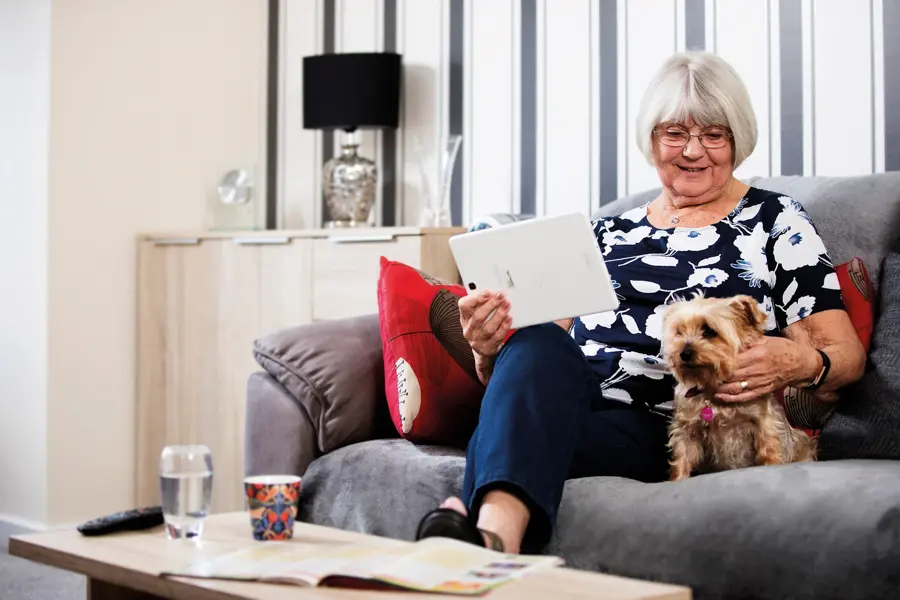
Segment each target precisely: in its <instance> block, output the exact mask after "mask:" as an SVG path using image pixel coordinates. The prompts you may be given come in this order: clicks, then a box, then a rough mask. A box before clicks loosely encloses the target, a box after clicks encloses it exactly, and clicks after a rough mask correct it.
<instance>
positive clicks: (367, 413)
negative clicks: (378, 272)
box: [253, 315, 392, 454]
mask: <svg viewBox="0 0 900 600" xmlns="http://www.w3.org/2000/svg"><path fill="white" fill-rule="evenodd" d="M253 356H254V358H255V359H256V362H257V363H259V365H260V366H261V367H262V368H263V369H265V371H266V372H267V373H268V374H269V375H270V376H272V377H273V378H274V379H275V380H276V381H278V382H279V383H280V384H281V385H282V386H284V388H285V389H286V390H287V392H288V393H289V394H290V395H291V396H293V397H294V398H296V400H297V403H298V405H299V406H300V408H301V410H303V411H304V412H305V413H306V417H307V418H308V420H309V422H310V423H311V424H312V428H313V431H314V434H315V440H316V448H317V449H318V451H319V452H320V453H322V454H325V453H328V452H331V451H332V450H335V449H337V448H340V447H342V446H346V445H348V444H352V443H356V442H362V441H366V440H371V439H376V438H380V437H384V436H388V435H389V434H390V431H391V429H388V427H392V426H391V421H390V412H389V410H388V407H387V400H386V398H385V394H384V364H383V359H382V356H383V355H382V350H381V333H380V330H379V323H378V316H377V315H364V316H359V317H352V318H345V319H336V320H331V321H320V322H317V323H312V324H308V325H300V326H297V327H289V328H286V329H282V330H279V331H276V332H273V333H272V334H270V335H268V336H266V337H263V338H260V339H258V340H256V341H255V342H254V344H253Z"/></svg>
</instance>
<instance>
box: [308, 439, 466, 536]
mask: <svg viewBox="0 0 900 600" xmlns="http://www.w3.org/2000/svg"><path fill="white" fill-rule="evenodd" d="M465 468H466V459H465V453H464V452H463V451H462V450H458V449H453V448H447V447H441V446H417V445H415V444H413V443H412V442H409V441H407V440H374V441H369V442H363V443H360V444H353V445H352V446H348V447H346V448H342V449H341V450H338V451H337V452H332V453H331V454H328V455H326V456H323V457H321V458H318V459H316V460H315V461H313V463H312V464H311V465H310V466H309V468H308V469H307V471H306V474H305V475H304V477H303V492H302V493H301V494H300V511H299V513H298V514H299V517H298V518H299V519H300V520H301V521H304V522H306V523H316V524H319V525H328V526H331V527H339V528H341V529H350V530H353V531H361V532H365V533H370V534H372V535H382V536H387V537H393V538H399V539H404V540H413V539H415V535H416V527H418V525H419V519H421V518H422V517H423V516H424V515H425V514H426V513H427V512H428V511H430V510H433V509H435V508H437V506H438V505H439V504H440V503H441V502H442V501H443V500H444V499H445V498H447V497H449V496H458V495H459V494H460V491H461V490H462V478H463V472H464V471H465Z"/></svg>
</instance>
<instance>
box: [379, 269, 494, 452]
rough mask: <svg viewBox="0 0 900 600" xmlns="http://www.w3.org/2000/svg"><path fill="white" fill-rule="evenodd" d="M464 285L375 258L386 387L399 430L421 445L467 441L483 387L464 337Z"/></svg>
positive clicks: (402, 434)
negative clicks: (378, 266) (461, 315)
mask: <svg viewBox="0 0 900 600" xmlns="http://www.w3.org/2000/svg"><path fill="white" fill-rule="evenodd" d="M465 295H466V288H464V287H463V286H461V285H458V284H451V283H448V282H446V281H441V280H439V279H436V278H434V277H431V276H429V275H427V274H425V273H422V272H421V271H419V270H418V269H415V268H413V267H411V266H409V265H407V264H404V263H401V262H397V261H390V260H388V259H386V258H385V257H383V256H382V257H381V273H380V275H379V277H378V319H379V322H380V326H381V344H382V350H383V354H384V386H385V390H384V391H385V396H386V397H387V404H388V408H389V410H390V413H391V419H392V420H393V422H394V427H395V429H396V431H397V433H398V434H399V435H400V436H401V437H404V438H406V439H408V440H411V441H414V442H419V443H433V444H449V445H465V444H466V442H467V441H468V440H469V437H471V435H472V431H473V430H474V429H475V426H476V425H477V423H478V410H479V408H480V406H481V397H482V396H483V395H484V385H483V384H482V383H481V382H480V381H479V380H478V375H477V374H476V372H475V358H474V357H473V355H472V349H471V348H470V347H469V342H467V341H466V338H465V337H463V331H462V325H461V324H460V320H459V307H458V304H457V303H458V302H459V299H460V298H461V297H463V296H465Z"/></svg>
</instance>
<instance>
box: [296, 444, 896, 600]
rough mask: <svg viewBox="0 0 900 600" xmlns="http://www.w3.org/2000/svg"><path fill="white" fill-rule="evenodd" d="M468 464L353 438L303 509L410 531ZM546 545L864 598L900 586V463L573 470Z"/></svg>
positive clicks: (743, 588)
mask: <svg viewBox="0 0 900 600" xmlns="http://www.w3.org/2000/svg"><path fill="white" fill-rule="evenodd" d="M464 469H465V455H464V453H463V452H462V451H460V450H456V449H451V448H445V447H433V446H416V445H414V444H412V443H410V442H407V441H405V440H399V439H389V440H373V441H366V442H361V443H357V444H352V445H350V446H347V447H344V448H341V449H339V450H335V451H333V452H331V453H329V454H327V455H325V456H322V457H320V458H318V459H316V460H315V461H313V463H312V464H311V465H310V467H309V469H308V470H307V472H306V473H305V475H304V478H303V493H302V498H303V500H302V504H301V515H300V517H301V519H302V520H303V521H306V522H310V523H315V524H319V525H327V526H331V527H339V528H341V529H349V530H353V531H360V532H365V533H370V534H373V535H381V536H386V537H392V538H400V539H407V540H411V539H414V537H415V531H416V526H417V525H418V521H419V519H420V518H421V517H422V515H424V514H425V513H426V512H428V511H429V510H431V509H433V508H435V507H436V506H438V504H440V502H441V501H442V500H443V499H444V498H446V497H447V496H450V495H456V494H459V491H460V489H461V487H462V477H463V471H464ZM861 507H865V509H864V510H863V509H861ZM623 515H626V516H627V517H626V518H623ZM738 541H739V542H738ZM545 551H546V552H547V553H549V554H554V555H556V556H560V557H562V558H563V559H565V561H566V563H567V566H570V567H575V568H580V569H589V570H593V571H600V572H613V573H616V574H618V575H625V576H634V577H638V578H642V579H650V580H657V581H665V582H670V583H680V584H684V585H688V586H690V587H691V588H692V589H693V590H694V596H695V598H721V597H728V598H753V597H779V598H837V597H846V596H845V594H846V591H847V590H848V589H851V588H853V589H854V592H855V593H854V594H853V597H854V598H889V597H893V596H892V595H893V594H896V593H897V591H898V590H900V462H898V461H878V460H842V461H833V462H818V463H804V464H792V465H783V466H771V467H754V468H749V469H742V470H738V471H730V472H725V473H716V474H710V475H702V476H697V477H693V478H691V479H689V480H686V481H681V482H677V483H673V482H665V483H658V484H644V483H640V482H636V481H631V480H626V479H620V478H615V477H591V478H585V479H576V480H571V481H569V482H568V483H567V484H566V488H565V493H564V495H563V501H562V506H561V507H560V513H559V520H558V523H557V530H556V533H555V536H554V538H553V540H552V541H551V542H550V545H549V546H548V547H547V548H546V550H545Z"/></svg>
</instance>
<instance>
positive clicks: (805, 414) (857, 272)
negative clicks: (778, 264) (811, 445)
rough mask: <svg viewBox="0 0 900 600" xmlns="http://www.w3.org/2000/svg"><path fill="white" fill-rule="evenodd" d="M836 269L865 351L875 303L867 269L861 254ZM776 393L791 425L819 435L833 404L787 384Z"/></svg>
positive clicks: (867, 351)
mask: <svg viewBox="0 0 900 600" xmlns="http://www.w3.org/2000/svg"><path fill="white" fill-rule="evenodd" d="M835 271H837V277H838V283H839V284H840V286H841V295H842V296H843V299H844V308H845V309H846V310H847V314H848V315H849V316H850V322H851V323H852V324H853V328H854V329H855V330H856V335H857V336H859V341H860V342H862V345H863V348H865V351H866V354H868V353H869V348H870V347H871V344H872V330H873V328H874V325H875V305H874V304H873V302H872V301H873V299H874V298H875V293H874V291H873V289H872V282H871V280H870V279H869V272H868V271H867V270H866V266H865V264H863V261H862V259H861V258H854V259H853V260H851V261H849V262H845V263H843V264H840V265H838V266H836V267H835ZM777 397H780V398H782V402H783V403H784V408H785V412H786V413H787V417H788V421H789V422H790V423H791V425H793V426H794V427H797V428H799V429H802V430H804V431H805V432H806V433H808V434H809V435H811V436H813V437H817V436H818V435H819V430H820V428H821V427H822V425H824V424H825V421H826V420H827V419H828V417H829V416H831V411H832V410H834V405H832V404H825V403H822V402H819V401H818V400H816V399H815V398H814V397H813V395H812V393H811V392H809V391H807V390H802V389H797V388H792V387H788V388H785V389H784V390H782V394H777Z"/></svg>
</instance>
